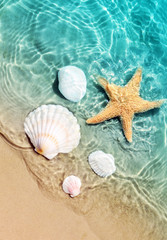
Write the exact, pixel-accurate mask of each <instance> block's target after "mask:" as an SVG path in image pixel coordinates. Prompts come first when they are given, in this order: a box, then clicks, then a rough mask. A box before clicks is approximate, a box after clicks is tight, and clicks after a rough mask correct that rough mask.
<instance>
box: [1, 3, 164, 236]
mask: <svg viewBox="0 0 167 240" xmlns="http://www.w3.org/2000/svg"><path fill="white" fill-rule="evenodd" d="M166 8H167V3H166V2H165V1H164V0H161V1H155V0H154V1H153V0H144V1H137V2H136V1H132V0H128V1H124V0H123V1H116V0H113V1H111V0H110V1H109V0H98V1H97V0H96V1H91V0H82V1H79V0H64V1H58V0H57V1H56V0H46V1H39V0H11V1H10V0H2V1H1V3H0V130H1V134H2V135H3V136H4V138H6V139H7V141H8V143H9V144H10V145H11V146H12V147H15V148H18V149H20V151H21V152H22V156H23V159H24V161H25V163H26V165H27V168H28V170H29V171H30V173H32V175H33V176H34V178H35V180H36V181H37V182H38V183H39V186H40V187H41V188H42V189H43V190H44V191H45V192H46V193H47V194H50V196H52V197H53V198H54V199H55V200H56V201H59V200H65V201H66V202H67V204H68V205H69V207H72V208H73V209H74V210H75V211H76V212H77V213H78V214H82V215H85V217H86V219H87V221H88V222H89V225H90V227H91V228H92V230H93V231H95V232H96V234H97V236H99V239H102V240H105V239H107V240H108V239H110V238H109V236H111V234H115V235H112V236H114V237H113V238H112V239H114V240H115V239H156V240H160V239H162V240H165V239H166V238H167V230H166V229H167V202H166V199H167V164H166V158H167V157H166V156H167V114H166V111H167V104H166V103H164V104H163V106H162V107H161V108H160V109H154V110H151V111H148V112H146V113H140V114H137V115H135V117H134V120H133V143H131V144H130V143H128V142H127V141H126V139H125V137H124V135H123V132H122V128H121V124H120V121H119V119H111V120H110V121H106V122H104V123H101V124H98V125H94V126H89V125H87V124H86V123H85V120H86V119H87V118H89V117H91V116H93V115H95V114H97V113H98V112H99V111H100V110H101V109H102V108H104V107H105V106H106V104H107V101H108V99H107V96H106V94H105V92H104V91H103V89H102V88H101V87H100V86H99V85H98V84H97V81H96V76H98V75H101V76H103V77H105V78H107V79H108V80H109V81H110V82H114V83H115V84H117V85H125V84H126V83H127V82H128V81H129V80H130V78H131V77H132V75H133V74H134V73H135V71H136V69H137V68H138V67H142V69H143V78H142V82H141V89H140V95H141V96H142V97H143V98H144V99H146V100H149V101H153V100H158V99H167V71H166V67H167V47H166V42H167V33H166V24H167V14H166ZM66 65H74V66H77V67H80V68H81V69H82V70H83V71H84V72H85V74H86V77H87V93H86V96H85V97H84V98H83V99H82V100H81V101H80V102H79V103H72V102H70V101H68V100H66V99H65V98H64V97H63V96H62V95H61V94H60V92H59V91H58V89H57V72H58V70H59V69H60V68H61V67H63V66H66ZM49 103H54V104H61V105H63V106H65V107H67V108H68V109H69V110H71V111H72V112H73V113H74V115H75V116H76V117H77V119H78V122H79V124H80V125H81V136H82V138H81V141H80V144H79V146H78V147H77V148H76V149H75V150H74V151H72V152H71V153H69V154H59V155H58V157H57V158H55V159H53V160H52V161H47V160H46V159H45V158H43V157H42V156H39V155H38V154H36V153H35V152H34V151H33V150H32V147H31V146H30V144H29V142H28V140H27V137H26V136H25V134H24V130H23V122H24V119H25V117H26V115H27V114H28V113H29V112H30V111H32V110H33V109H34V108H36V107H38V106H40V105H41V104H49ZM98 149H100V150H103V151H104V152H107V153H111V154H112V155H113V156H114V157H115V162H116V166H117V171H116V173H115V174H114V175H113V176H111V177H109V178H104V179H103V178H100V177H98V176H97V175H95V174H94V173H93V172H92V170H91V169H90V167H89V165H88V161H87V157H88V155H89V154H90V153H91V152H92V151H95V150H98ZM70 174H74V175H77V176H79V177H80V178H81V181H82V189H81V191H82V194H81V195H79V196H78V197H77V198H75V199H71V198H69V197H68V196H67V195H65V194H64V192H63V191H62V188H61V184H62V181H63V179H64V178H65V177H66V176H68V175H70ZM95 219H97V220H96V221H95ZM97 226H98V227H97ZM115 226H117V228H118V229H120V232H114V230H113V229H114V227H115ZM134 226H135V229H136V231H135V232H134V230H132V229H134ZM128 234H129V235H128ZM126 236H127V238H126ZM122 237H124V238H122Z"/></svg>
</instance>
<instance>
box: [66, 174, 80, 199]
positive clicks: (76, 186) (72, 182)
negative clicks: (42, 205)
mask: <svg viewBox="0 0 167 240" xmlns="http://www.w3.org/2000/svg"><path fill="white" fill-rule="evenodd" d="M62 187H63V190H64V192H65V193H68V194H70V196H71V197H76V196H77V195H78V194H80V188H81V180H80V178H78V177H76V176H74V175H71V176H68V177H66V178H65V179H64V182H63V185H62Z"/></svg>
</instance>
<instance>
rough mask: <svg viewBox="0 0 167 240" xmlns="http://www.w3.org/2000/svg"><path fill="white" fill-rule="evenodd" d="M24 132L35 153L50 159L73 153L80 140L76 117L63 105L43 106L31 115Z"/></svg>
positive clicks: (25, 123)
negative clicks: (58, 155)
mask: <svg viewBox="0 0 167 240" xmlns="http://www.w3.org/2000/svg"><path fill="white" fill-rule="evenodd" d="M24 130H25V132H26V134H27V135H28V137H29V138H30V140H31V142H32V144H33V145H34V147H35V151H36V152H38V153H40V154H42V155H44V156H45V157H46V158H48V159H52V158H54V157H55V156H56V155H57V154H58V153H68V152H70V151H72V150H73V149H74V148H75V147H77V146H78V144H79V140H80V126H79V124H78V123H77V119H76V117H75V116H74V115H73V114H72V113H71V112H70V111H69V110H68V109H67V108H65V107H63V106H61V105H52V104H50V105H42V106H40V107H38V108H37V109H35V110H34V111H33V112H31V113H29V115H28V116H27V117H26V119H25V122H24Z"/></svg>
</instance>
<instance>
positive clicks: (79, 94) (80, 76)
mask: <svg viewBox="0 0 167 240" xmlns="http://www.w3.org/2000/svg"><path fill="white" fill-rule="evenodd" d="M58 80H59V85H58V88H59V91H60V92H61V94H62V95H63V96H64V97H65V98H67V99H68V100H70V101H72V102H78V101H80V100H81V99H82V98H83V97H84V95H85V93H86V77H85V74H84V72H83V71H82V70H81V69H80V68H78V67H75V66H66V67H63V68H61V69H60V70H59V72H58Z"/></svg>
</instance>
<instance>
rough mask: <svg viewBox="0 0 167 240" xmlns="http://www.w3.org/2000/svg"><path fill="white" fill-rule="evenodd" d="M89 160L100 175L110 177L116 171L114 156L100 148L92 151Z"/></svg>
mask: <svg viewBox="0 0 167 240" xmlns="http://www.w3.org/2000/svg"><path fill="white" fill-rule="evenodd" d="M88 162H89V164H90V166H91V168H92V169H93V171H94V172H95V173H96V174H97V175H99V176H100V177H108V176H110V175H111V174H113V173H114V172H115V171H116V166H115V162H114V157H113V156H112V155H111V154H107V153H104V152H102V151H100V150H99V151H95V152H92V153H91V154H90V155H89V157H88Z"/></svg>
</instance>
